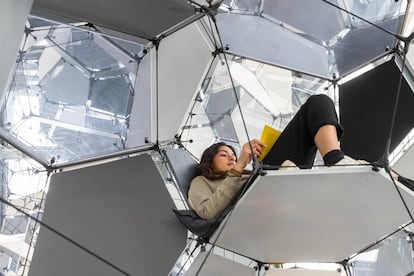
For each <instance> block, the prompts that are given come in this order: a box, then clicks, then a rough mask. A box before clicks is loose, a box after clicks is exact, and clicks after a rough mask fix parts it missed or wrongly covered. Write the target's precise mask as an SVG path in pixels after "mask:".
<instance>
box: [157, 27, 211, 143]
mask: <svg viewBox="0 0 414 276" xmlns="http://www.w3.org/2000/svg"><path fill="white" fill-rule="evenodd" d="M212 59H213V56H212V49H210V47H209V45H208V44H207V42H206V40H205V39H204V37H203V36H202V34H201V32H200V30H199V28H198V25H197V24H196V23H193V24H191V25H189V26H187V27H186V28H184V29H182V30H180V31H178V32H176V33H174V34H173V35H171V36H168V37H167V38H165V39H164V40H162V41H161V44H160V47H159V54H158V60H159V62H158V73H159V78H158V84H159V95H158V101H159V105H158V116H159V118H158V121H159V127H158V130H159V140H160V141H163V140H168V139H172V138H174V135H175V134H176V133H178V129H179V127H180V124H181V122H182V121H183V119H184V118H185V116H186V115H187V110H188V108H189V107H190V105H191V104H192V99H193V98H194V95H195V92H196V91H197V89H198V87H199V85H200V83H201V81H202V79H203V77H204V75H205V73H206V71H207V69H208V67H209V65H210V63H211V62H212Z"/></svg>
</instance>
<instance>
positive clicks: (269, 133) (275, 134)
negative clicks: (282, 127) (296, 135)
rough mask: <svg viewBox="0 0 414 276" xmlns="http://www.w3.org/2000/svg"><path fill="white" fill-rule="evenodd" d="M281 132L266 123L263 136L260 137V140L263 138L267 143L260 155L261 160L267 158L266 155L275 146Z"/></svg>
mask: <svg viewBox="0 0 414 276" xmlns="http://www.w3.org/2000/svg"><path fill="white" fill-rule="evenodd" d="M281 133H282V132H281V131H279V130H277V129H274V128H273V127H271V126H269V125H265V126H264V127H263V131H262V137H261V138H260V140H262V141H263V142H264V143H265V144H266V147H265V148H264V149H263V152H262V154H261V155H260V156H259V157H258V159H259V160H263V159H264V158H265V156H266V155H267V154H268V153H269V151H270V149H271V148H272V147H273V145H274V144H275V142H276V141H277V139H278V138H279V136H280V134H281Z"/></svg>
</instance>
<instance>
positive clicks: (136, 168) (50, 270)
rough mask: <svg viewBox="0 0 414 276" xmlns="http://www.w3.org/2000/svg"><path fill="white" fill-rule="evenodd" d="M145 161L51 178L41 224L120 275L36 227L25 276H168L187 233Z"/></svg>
mask: <svg viewBox="0 0 414 276" xmlns="http://www.w3.org/2000/svg"><path fill="white" fill-rule="evenodd" d="M173 207H174V205H173V202H172V199H171V198H170V196H169V194H168V191H167V189H166V187H165V185H164V182H163V180H162V178H161V175H160V174H159V171H158V169H157V168H156V166H155V164H154V162H153V161H152V159H151V156H149V155H146V154H145V155H141V156H137V157H131V158H125V159H122V160H118V161H115V162H110V163H106V164H101V165H97V166H92V167H88V168H83V169H78V170H72V171H66V172H62V173H58V174H54V175H52V177H51V182H50V189H49V192H48V195H47V198H46V206H45V212H44V216H43V222H44V223H46V224H47V225H49V226H51V227H53V228H54V229H56V230H57V231H59V232H61V233H62V234H64V235H65V236H67V237H69V238H70V239H72V240H73V241H75V242H76V243H78V244H80V245H82V246H84V247H85V248H86V249H88V250H90V251H92V252H93V253H94V254H96V255H98V256H100V257H101V258H104V259H105V260H106V261H108V262H109V263H111V264H113V265H114V266H116V267H118V268H119V269H120V270H122V271H124V272H125V273H122V272H120V271H117V270H116V269H114V268H113V267H111V266H109V265H108V264H107V263H104V262H102V260H99V259H98V258H96V257H95V256H93V255H92V254H88V253H87V252H85V250H81V249H80V248H79V247H78V246H76V245H75V244H73V243H71V242H68V241H67V240H65V239H63V238H62V237H60V236H58V235H56V234H55V233H52V232H50V231H49V230H48V229H46V228H43V227H42V228H41V229H40V233H39V237H38V241H37V244H36V249H35V252H34V257H33V261H32V263H31V267H30V275H31V276H56V275H59V276H73V275H88V276H89V275H91V276H92V275H99V276H115V275H167V274H168V273H169V271H170V270H171V269H172V268H173V266H174V263H175V262H176V260H177V258H178V256H179V255H180V253H181V252H182V250H183V248H184V247H185V244H186V237H187V232H186V230H185V229H184V227H182V226H181V225H180V223H179V222H178V220H177V219H176V217H175V216H174V215H173V213H172V211H171V209H172V208H173Z"/></svg>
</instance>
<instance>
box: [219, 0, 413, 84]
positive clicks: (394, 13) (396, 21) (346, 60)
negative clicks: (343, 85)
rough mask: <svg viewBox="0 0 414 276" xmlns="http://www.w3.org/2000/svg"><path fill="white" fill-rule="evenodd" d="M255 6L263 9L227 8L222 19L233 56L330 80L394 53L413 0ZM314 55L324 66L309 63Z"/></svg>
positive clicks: (292, 0) (316, 0) (287, 1)
mask: <svg viewBox="0 0 414 276" xmlns="http://www.w3.org/2000/svg"><path fill="white" fill-rule="evenodd" d="M236 2H237V1H236ZM232 3H233V2H232ZM249 3H250V5H251V6H254V5H256V7H257V8H256V9H257V10H258V12H257V13H255V14H253V16H252V14H251V13H249V12H247V11H246V12H243V11H240V10H234V11H233V10H231V9H226V8H223V13H222V14H220V16H218V24H219V27H220V31H221V33H222V34H223V37H224V44H228V45H229V48H230V50H229V51H230V52H231V53H236V54H239V55H243V56H246V57H251V58H253V59H255V60H260V61H264V62H268V63H271V64H275V65H278V66H282V67H286V68H290V69H292V70H298V71H301V72H305V73H308V74H312V75H316V76H321V77H326V78H330V79H333V78H337V77H338V76H339V77H342V76H344V75H347V74H349V73H351V72H353V71H354V70H356V69H358V68H360V67H361V66H363V65H365V64H367V63H369V62H371V61H373V60H375V59H377V58H378V57H380V56H382V55H384V54H386V53H388V52H390V51H391V50H392V49H393V48H394V46H395V45H396V42H397V41H396V40H395V38H394V36H393V34H398V33H399V31H400V28H401V24H402V19H403V15H404V13H405V9H406V5H407V1H383V0H374V1H359V0H358V1H357V0H345V1H336V0H332V1H320V0H310V1H301V0H281V1H272V0H263V5H262V6H260V3H257V2H256V1H255V0H251V1H250V2H249ZM223 7H224V5H223ZM249 9H250V10H254V8H252V7H249ZM232 15H233V16H232ZM247 15H248V16H247ZM358 17H361V18H363V19H364V20H362V19H360V18H358ZM366 21H369V22H370V23H372V24H376V25H377V26H379V27H380V28H383V29H385V30H381V29H379V28H377V27H375V26H373V25H372V24H370V23H368V22H366ZM272 25H273V26H272ZM249 26H254V27H251V28H250V27H249ZM279 28H283V29H285V30H286V31H289V32H290V34H289V35H288V34H287V33H284V32H282V31H280V30H279ZM387 32H391V34H389V33H387ZM257 33H260V34H259V35H258V34H257ZM257 36H260V37H261V38H257ZM249 37H250V39H249ZM254 42H256V45H253V44H254ZM319 47H320V48H322V49H323V54H322V56H320V55H319V53H320V51H319V50H318V48H319ZM313 57H317V60H318V62H316V61H315V62H311V61H310V60H309V59H312V58H313ZM297 59H299V60H300V61H299V60H297ZM325 66H328V70H324V68H325Z"/></svg>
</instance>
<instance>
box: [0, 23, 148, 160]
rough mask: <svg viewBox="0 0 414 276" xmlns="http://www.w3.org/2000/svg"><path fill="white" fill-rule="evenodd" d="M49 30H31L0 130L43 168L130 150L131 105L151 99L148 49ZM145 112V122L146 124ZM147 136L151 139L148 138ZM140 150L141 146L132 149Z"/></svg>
mask: <svg viewBox="0 0 414 276" xmlns="http://www.w3.org/2000/svg"><path fill="white" fill-rule="evenodd" d="M29 22H32V21H29ZM34 22H36V24H37V25H42V24H40V22H39V20H38V19H37V20H35V21H34ZM47 23H48V24H49V25H50V26H51V27H48V26H47V25H48V24H46V23H45V24H43V25H44V26H43V27H39V28H34V27H33V28H31V29H30V33H29V34H28V36H27V37H26V39H25V43H24V46H23V49H24V51H22V53H21V55H20V56H19V57H18V63H17V67H16V71H15V72H14V76H13V81H12V84H11V86H10V89H9V90H8V92H7V93H6V96H5V99H4V100H3V105H2V112H1V121H0V126H1V127H2V128H3V129H5V130H6V131H7V132H9V133H10V134H11V135H12V136H14V137H16V138H17V139H18V140H20V141H21V142H23V143H24V144H25V145H26V146H27V149H25V150H26V151H27V152H33V153H35V154H36V156H37V157H38V158H39V160H44V161H45V162H49V160H54V162H56V163H63V162H67V161H76V160H79V159H82V158H85V157H91V156H97V155H100V154H106V153H112V152H116V151H120V150H125V149H126V146H125V141H126V139H127V135H128V127H129V120H130V115H131V110H132V105H133V101H141V102H148V101H149V99H150V89H149V87H150V85H149V83H150V82H151V77H150V73H149V72H150V68H149V66H148V65H143V66H141V61H142V59H143V58H144V57H145V56H144V54H143V49H144V46H143V45H138V44H134V43H129V42H126V41H117V40H115V39H113V38H108V37H104V36H101V35H99V34H96V33H92V32H88V31H86V30H81V29H79V28H76V27H69V26H64V25H55V24H54V25H52V24H51V23H50V22H47ZM45 26H46V27H45ZM142 71H148V72H147V73H145V74H142V73H141V72H142ZM138 76H144V77H141V78H140V77H138ZM144 82H145V83H146V84H143V83H144ZM138 87H145V89H142V90H140V91H137V89H138ZM137 92H139V93H137ZM134 96H135V97H134ZM146 110H147V111H146V113H143V112H141V113H140V116H141V119H142V120H144V121H147V122H148V121H150V118H151V117H150V113H151V111H150V108H147V109H146ZM142 136H144V137H150V130H149V129H144V130H143V131H142ZM142 145H144V139H140V140H139V141H138V139H137V141H136V142H134V143H130V144H129V146H132V147H136V146H142Z"/></svg>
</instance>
